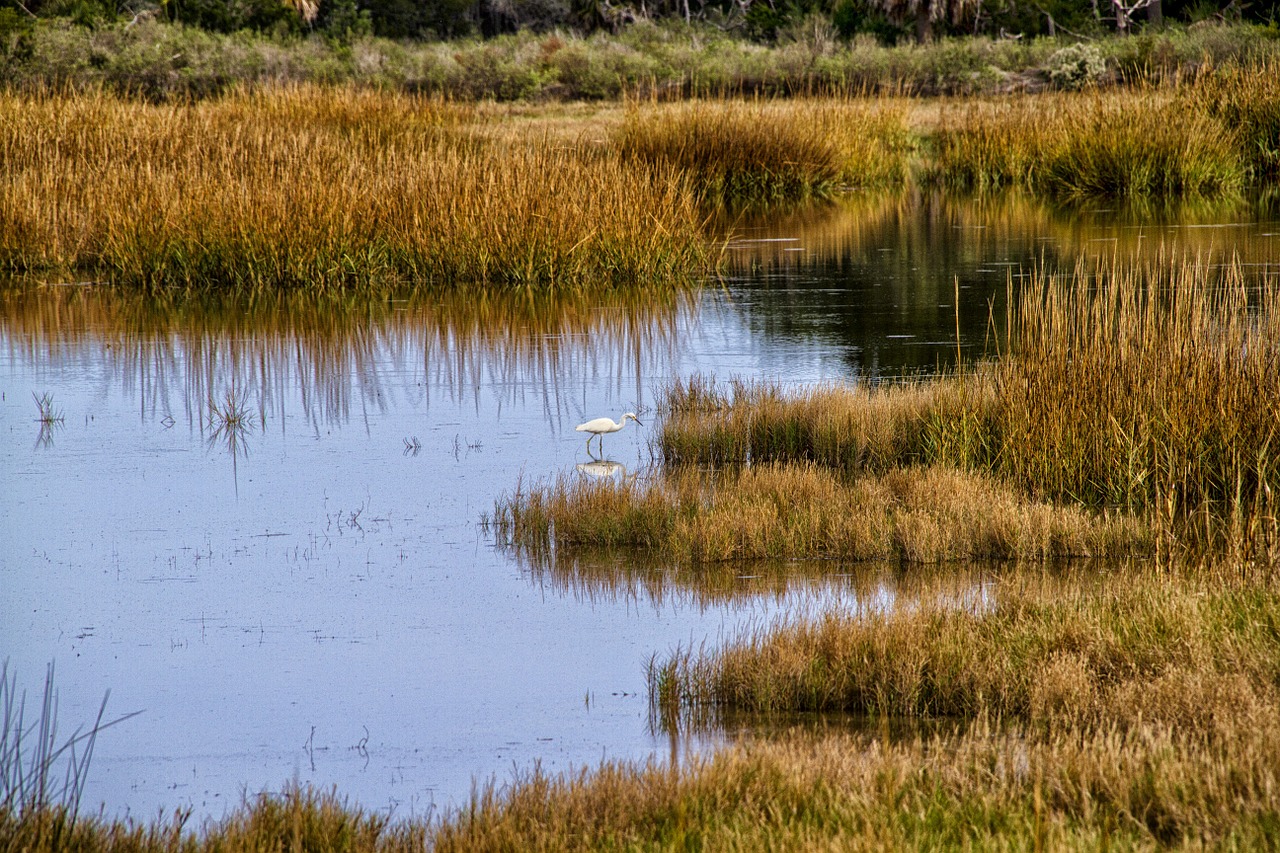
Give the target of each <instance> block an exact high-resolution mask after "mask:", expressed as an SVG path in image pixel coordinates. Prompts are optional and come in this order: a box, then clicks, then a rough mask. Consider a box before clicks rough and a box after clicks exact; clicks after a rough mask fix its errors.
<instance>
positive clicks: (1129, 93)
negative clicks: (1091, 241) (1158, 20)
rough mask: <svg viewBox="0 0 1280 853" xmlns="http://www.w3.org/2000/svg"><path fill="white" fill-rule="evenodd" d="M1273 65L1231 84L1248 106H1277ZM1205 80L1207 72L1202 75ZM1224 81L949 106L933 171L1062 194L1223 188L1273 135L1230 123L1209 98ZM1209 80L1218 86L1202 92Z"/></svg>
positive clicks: (957, 179)
mask: <svg viewBox="0 0 1280 853" xmlns="http://www.w3.org/2000/svg"><path fill="white" fill-rule="evenodd" d="M1273 73H1274V72H1273V70H1272V69H1266V68H1261V69H1254V70H1252V71H1242V72H1239V74H1240V75H1241V80H1242V81H1245V80H1247V82H1239V81H1237V82H1236V83H1234V84H1232V85H1231V87H1230V90H1231V91H1233V92H1240V93H1247V94H1242V96H1241V97H1240V98H1239V99H1238V100H1239V103H1240V104H1242V105H1243V104H1246V103H1247V104H1249V105H1250V106H1249V108H1248V109H1249V115H1250V116H1254V115H1257V114H1258V113H1264V114H1265V113H1267V112H1274V111H1275V110H1274V107H1268V106H1267V99H1268V98H1271V99H1274V98H1275V97H1276V96H1275V95H1274V94H1273V93H1272V92H1271V91H1270V89H1271V88H1273V87H1274V84H1273V83H1271V82H1269V80H1270V79H1271V75H1272V74H1273ZM1205 79H1206V80H1208V79H1209V78H1207V77H1206V78H1205ZM1223 85H1224V84H1219V83H1210V82H1205V83H1203V84H1201V85H1193V84H1186V85H1183V86H1175V87H1172V88H1163V87H1161V88H1156V87H1136V88H1130V89H1125V90H1107V91H1094V92H1083V93H1062V94H1057V95H1042V96H1038V97H1036V98H1025V97H1020V98H1007V99H1000V100H983V101H977V102H973V103H968V104H960V105H957V106H955V107H953V108H951V109H949V110H948V111H947V112H946V113H945V115H944V118H943V120H942V123H941V126H940V127H939V129H938V132H937V134H936V136H935V137H934V140H933V141H934V145H935V151H934V156H933V158H932V159H931V162H930V163H929V165H928V167H927V171H928V179H929V180H932V181H936V182H938V183H940V184H943V185H945V186H948V187H955V188H962V189H966V190H989V189H996V188H999V187H1008V186H1024V187H1028V188H1030V189H1032V190H1034V191H1036V192H1041V193H1045V194H1048V195H1050V196H1054V197H1057V198H1065V199H1070V198H1092V197H1121V198H1124V197H1139V198H1144V197H1146V198H1150V197H1154V198H1176V197H1195V196H1217V195H1224V194H1228V195H1229V194H1232V193H1236V192H1238V191H1240V190H1241V189H1242V188H1243V187H1244V186H1245V185H1246V184H1247V183H1249V182H1250V180H1251V178H1252V176H1254V175H1255V174H1256V175H1258V176H1259V177H1260V176H1261V174H1262V172H1260V171H1258V170H1256V169H1255V168H1254V164H1255V162H1256V161H1257V157H1256V156H1255V154H1254V152H1255V150H1256V148H1257V146H1258V145H1259V144H1260V143H1261V144H1264V145H1273V144H1274V143H1273V142H1272V140H1270V139H1268V138H1267V137H1268V134H1269V133H1270V132H1271V131H1270V130H1269V128H1267V127H1265V125H1264V124H1260V123H1257V122H1255V123H1253V124H1248V123H1240V122H1235V123H1232V122H1231V120H1230V118H1229V117H1228V116H1226V115H1225V114H1223V113H1222V112H1221V111H1219V110H1215V109H1207V108H1205V107H1206V102H1217V101H1218V100H1220V99H1221V97H1222V91H1221V89H1222V87H1223ZM1206 87H1209V88H1212V90H1213V91H1212V93H1208V94H1207V93H1206V91H1205V89H1206Z"/></svg>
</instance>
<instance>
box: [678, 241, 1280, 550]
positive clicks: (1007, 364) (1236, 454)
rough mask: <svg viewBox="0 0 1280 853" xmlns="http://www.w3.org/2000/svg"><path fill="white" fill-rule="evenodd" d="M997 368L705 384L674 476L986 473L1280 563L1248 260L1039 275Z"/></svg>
mask: <svg viewBox="0 0 1280 853" xmlns="http://www.w3.org/2000/svg"><path fill="white" fill-rule="evenodd" d="M1015 301H1016V304H1017V307H1016V309H1013V310H1012V313H1011V316H1010V318H1009V321H1008V328H1009V336H1008V339H1007V341H1006V342H1005V343H1004V346H1003V349H1002V355H1001V357H1000V358H999V359H997V360H996V361H994V362H992V363H989V364H984V365H979V366H976V367H975V368H973V369H971V370H967V371H965V372H963V373H960V374H956V375H952V376H944V377H942V378H939V379H936V380H929V381H923V382H914V383H906V384H900V385H889V386H882V387H879V388H872V389H868V388H846V387H836V386H832V387H819V388H812V389H806V390H801V391H796V392H785V391H783V390H782V389H780V388H778V387H773V386H769V385H753V384H741V383H739V384H736V385H733V384H730V385H727V386H724V385H721V386H717V385H715V384H713V383H710V382H708V381H707V380H704V379H695V380H691V381H690V382H687V383H684V384H678V385H676V386H674V387H673V388H672V389H671V390H670V391H669V392H668V395H667V401H666V407H667V409H668V410H669V415H668V417H667V418H666V420H665V422H664V423H663V426H662V430H661V434H660V438H659V449H660V451H661V455H662V458H663V460H664V462H665V464H666V465H668V466H685V465H694V466H707V465H714V466H721V467H723V466H744V465H768V464H781V463H785V464H796V463H804V464H813V465H817V466H819V467H821V468H823V469H826V470H831V471H833V472H836V473H838V474H840V475H842V476H845V477H852V476H859V475H862V474H864V473H872V474H877V473H884V472H887V471H890V470H893V469H894V468H895V467H898V466H934V465H943V466H950V467H954V468H958V469H961V470H966V471H976V472H984V473H986V474H989V475H992V476H995V477H997V478H998V479H999V480H1001V481H1002V482H1005V483H1008V484H1010V485H1011V486H1012V487H1013V488H1014V489H1015V491H1016V492H1017V493H1020V494H1024V495H1030V496H1034V497H1036V498H1039V499H1045V500H1051V501H1054V502H1057V503H1064V502H1065V503H1076V504H1082V505H1084V506H1088V507H1094V508H1104V507H1114V508H1120V509H1123V510H1124V511H1125V512H1126V513H1131V514H1134V515H1136V516H1140V517H1142V518H1144V519H1146V522H1147V523H1148V524H1150V526H1151V529H1153V530H1158V531H1160V538H1159V539H1158V540H1157V544H1160V545H1164V546H1168V547H1171V548H1172V547H1192V548H1196V549H1202V550H1209V551H1213V550H1220V549H1222V548H1227V549H1230V550H1233V551H1234V552H1236V553H1238V554H1240V555H1241V556H1242V557H1244V558H1250V559H1252V558H1259V559H1268V560H1273V559H1275V558H1276V556H1277V548H1278V547H1280V543H1278V541H1277V540H1278V532H1280V528H1278V527H1277V512H1278V508H1277V500H1278V499H1280V470H1278V468H1277V461H1276V458H1275V453H1276V448H1277V443H1276V442H1277V439H1278V438H1280V436H1277V426H1276V425H1277V423H1280V382H1277V381H1276V377H1278V376H1280V345H1278V343H1280V310H1278V309H1280V306H1277V304H1276V297H1275V295H1274V293H1272V291H1271V290H1270V289H1268V288H1263V289H1261V290H1260V291H1259V290H1251V289H1249V288H1248V287H1247V286H1246V284H1245V280H1244V277H1243V272H1242V270H1241V268H1240V266H1239V265H1237V264H1228V265H1226V267H1225V268H1224V269H1215V268H1214V267H1212V266H1211V265H1210V264H1208V263H1206V262H1191V261H1185V262H1175V261H1171V260H1169V259H1167V258H1154V259H1151V260H1149V261H1147V262H1144V263H1139V264H1137V265H1135V266H1123V265H1121V264H1119V263H1118V262H1115V261H1113V262H1112V263H1110V264H1101V265H1098V266H1096V267H1092V268H1090V267H1081V268H1079V269H1077V271H1076V273H1075V274H1074V276H1072V277H1070V278H1069V279H1059V278H1054V277H1050V276H1047V275H1045V274H1043V273H1041V274H1039V275H1038V276H1037V277H1036V278H1035V279H1034V280H1033V281H1032V282H1031V283H1030V284H1029V285H1027V286H1026V287H1025V288H1024V289H1023V290H1022V291H1021V293H1020V294H1019V296H1018V298H1017V299H1016V300H1015V299H1014V298H1013V295H1012V294H1011V297H1010V304H1011V305H1012V304H1013V303H1014V302H1015Z"/></svg>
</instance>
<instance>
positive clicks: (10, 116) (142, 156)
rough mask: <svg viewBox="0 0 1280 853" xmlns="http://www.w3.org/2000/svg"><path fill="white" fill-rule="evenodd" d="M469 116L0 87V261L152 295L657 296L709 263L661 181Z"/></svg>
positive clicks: (264, 98)
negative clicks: (486, 128)
mask: <svg viewBox="0 0 1280 853" xmlns="http://www.w3.org/2000/svg"><path fill="white" fill-rule="evenodd" d="M468 115H469V112H468V110H467V108H464V107H457V106H452V105H449V104H446V103H443V102H441V101H436V100H431V99H428V98H422V97H413V96H407V95H395V94H388V93H376V92H359V91H354V90H343V89H335V88H329V89H320V88H299V89H286V90H280V91H271V92H259V93H234V94H231V95H228V96H226V97H223V98H219V99H217V100H212V101H207V102H202V103H197V104H176V105H163V106H157V105H146V104H140V103H137V102H132V101H127V100H121V99H118V98H115V97H113V96H110V95H106V94H103V93H95V92H91V93H87V94H76V95H49V96H29V95H19V94H14V93H5V94H0V172H2V174H3V176H4V182H3V190H0V265H2V266H3V267H6V268H8V269H11V270H18V271H21V270H33V269H41V268H50V267H52V268H62V269H89V270H94V271H96V272H97V273H98V274H100V275H101V276H102V277H104V278H108V279H110V280H111V281H114V282H119V283H125V284H136V285H142V286H145V287H148V288H152V289H161V288H172V287H182V288H194V289H203V288H238V289H244V290H251V291H261V290H272V289H281V288H283V289H290V288H301V287H306V288H309V289H314V290H320V291H324V290H337V289H343V288H346V287H349V286H352V285H373V286H382V287H388V286H395V285H402V284H405V283H412V284H415V285H424V284H425V285H428V286H436V287H451V286H465V285H479V286H483V287H491V288H498V289H534V290H591V291H596V292H598V291H601V290H607V289H610V288H615V287H621V286H628V285H635V284H638V283H644V284H646V285H649V286H652V285H655V284H657V285H660V286H667V287H670V286H672V285H673V284H675V283H677V282H680V283H682V282H684V281H686V280H687V277H688V276H689V275H691V274H693V273H696V272H698V271H700V270H705V269H706V268H707V266H708V264H709V259H710V250H709V248H708V246H707V243H706V242H705V239H704V235H703V234H702V233H701V230H700V228H701V223H702V217H701V215H700V214H699V212H698V210H697V204H696V199H695V198H694V196H693V195H692V193H691V192H690V191H689V190H688V189H686V187H685V186H684V183H683V180H682V179H681V178H680V177H679V176H678V175H674V174H671V173H664V172H661V171H660V170H657V169H649V168H642V167H640V166H638V165H637V164H634V163H632V164H629V165H624V164H623V163H622V161H621V160H619V158H618V157H617V156H616V155H613V154H611V153H609V152H608V151H602V150H598V149H595V148H592V147H590V146H585V145H583V146H575V145H569V144H564V143H562V142H560V141H558V140H554V139H551V138H548V137H537V136H527V135H521V134H520V133H519V132H518V131H513V132H512V133H511V134H509V135H507V136H505V137H503V138H501V139H492V138H486V139H480V138H478V137H477V136H475V135H474V134H471V133H470V132H468V131H467V130H466V128H465V124H466V122H467V120H468Z"/></svg>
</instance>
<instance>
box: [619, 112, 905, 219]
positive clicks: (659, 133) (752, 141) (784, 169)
mask: <svg viewBox="0 0 1280 853" xmlns="http://www.w3.org/2000/svg"><path fill="white" fill-rule="evenodd" d="M615 144H616V146H617V147H618V149H619V150H620V151H621V152H622V155H623V157H624V158H625V159H626V160H627V161H628V162H637V163H644V164H651V165H655V166H659V167H662V168H670V169H676V170H679V171H681V172H682V173H684V174H686V175H688V176H689V177H690V180H691V181H692V183H693V185H694V186H695V187H696V188H697V190H698V192H699V194H700V195H701V197H702V198H703V199H704V200H706V201H708V202H711V203H713V204H722V203H729V204H732V203H743V202H770V201H789V200H795V199H804V198H808V197H811V196H825V195H829V194H830V193H831V192H832V191H834V190H835V189H837V188H838V187H842V186H851V185H857V186H897V185H900V184H901V183H902V182H903V181H904V180H905V178H906V173H907V161H906V156H907V153H908V148H909V144H908V139H907V130H906V125H905V110H903V109H902V107H900V106H896V107H895V106H890V105H889V104H888V103H887V102H876V101H870V102H858V101H850V100H835V99H828V100H799V101H786V102H779V101H771V102H763V103H761V102H742V101H732V100H723V101H694V102H691V103H687V104H678V105H657V104H654V105H649V106H633V107H632V108H631V109H630V110H629V111H628V113H627V117H626V120H625V121H624V122H623V125H622V127H621V129H620V130H619V131H618V132H617V134H616V139H615Z"/></svg>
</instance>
